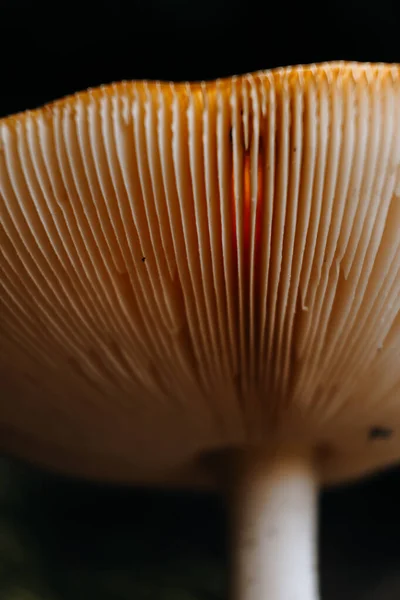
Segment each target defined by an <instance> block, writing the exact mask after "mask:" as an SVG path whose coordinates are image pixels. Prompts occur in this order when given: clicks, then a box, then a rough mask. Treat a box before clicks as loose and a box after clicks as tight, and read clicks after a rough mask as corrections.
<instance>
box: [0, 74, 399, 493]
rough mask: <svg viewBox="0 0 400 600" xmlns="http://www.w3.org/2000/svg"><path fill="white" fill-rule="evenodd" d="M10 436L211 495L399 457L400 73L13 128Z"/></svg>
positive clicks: (5, 375)
mask: <svg viewBox="0 0 400 600" xmlns="http://www.w3.org/2000/svg"><path fill="white" fill-rule="evenodd" d="M0 209H1V225H0V226H1V229H0V248H1V253H0V257H1V273H0V284H1V293H0V303H1V304H0V381H1V397H2V400H1V402H0V448H1V449H3V450H5V451H7V452H12V453H15V454H17V455H20V456H23V457H25V458H28V459H30V460H33V461H35V462H39V463H41V464H43V465H47V466H49V467H52V468H57V469H61V470H64V471H66V472H70V473H73V474H76V475H82V476H90V477H95V478H105V479H114V480H123V481H133V482H138V483H146V484H152V483H154V484H157V483H160V484H172V483H177V484H184V485H186V484H187V485H195V484H199V485H202V484H204V485H206V484H208V483H209V478H208V475H207V469H206V468H205V467H204V464H203V461H202V457H203V456H204V455H205V454H208V453H214V452H218V451H219V450H220V451H225V450H226V449H229V448H242V447H247V446H258V445H265V446H266V448H270V449H273V448H275V447H276V446H277V445H282V444H283V445H285V444H287V445H298V446H299V447H307V448H310V449H312V450H315V453H316V457H317V459H318V461H319V468H320V474H321V480H322V481H323V482H332V481H339V480H342V479H343V478H346V477H353V476H357V475H359V474H362V473H364V472H367V471H369V470H372V469H375V468H378V467H382V466H384V465H387V464H389V463H391V462H395V461H397V460H399V459H400V315H399V309H400V274H399V273H400V67H399V66H397V65H363V64H356V63H331V64H329V63H328V64H323V65H317V66H308V67H294V68H287V69H278V70H273V71H266V72H261V73H255V74H252V75H247V76H241V77H234V78H230V79H224V80H219V81H216V82H210V83H201V84H200V83H199V84H166V83H163V84H161V83H156V82H154V83H148V82H133V83H132V82H124V83H122V84H117V85H111V86H105V87H102V88H98V89H96V90H90V91H88V92H86V93H80V94H77V95H76V96H73V97H70V98H67V99H65V100H61V101H59V102H56V103H53V104H51V105H49V106H47V107H44V108H42V109H40V110H36V111H30V112H27V113H23V114H21V115H17V116H12V117H9V118H6V119H3V120H0Z"/></svg>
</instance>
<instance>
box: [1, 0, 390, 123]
mask: <svg viewBox="0 0 400 600" xmlns="http://www.w3.org/2000/svg"><path fill="white" fill-rule="evenodd" d="M0 27H1V30H0V57H1V94H0V115H1V116H4V115H5V114H9V113H12V112H17V111H20V110H24V109H26V108H32V107H34V106H37V105H39V104H42V103H44V102H46V101H49V100H53V99H56V98H58V97H60V96H63V95H66V94H69V93H72V92H75V91H78V90H81V89H85V88H87V87H91V86H96V85H100V84H101V83H110V82H112V81H118V80H121V79H142V78H147V79H167V80H190V79H191V80H193V79H194V80H198V79H210V78H215V77H222V76H225V75H232V74H240V73H243V72H248V71H253V70H258V69H266V68H271V67H276V66H285V65H289V64H299V63H309V62H321V61H325V60H339V59H340V60H341V59H351V60H362V61H383V62H397V61H399V62H400V43H399V29H400V3H399V2H398V0H380V1H370V0H366V1H360V0H336V1H331V2H323V1H321V2H319V3H315V2H313V3H311V2H309V1H308V0H306V1H303V2H301V1H297V2H293V1H290V0H289V1H286V2H285V1H282V0H275V1H270V0H264V1H261V2H255V1H254V0H248V1H247V2H246V1H244V0H202V1H199V0H147V1H146V0H132V1H122V0H106V1H105V0H98V1H97V2H96V1H93V0H92V1H87V0H80V1H77V0H69V1H65V2H63V1H59V2H57V1H52V2H50V1H49V0H42V1H34V0H31V1H28V0H25V1H24V0H0Z"/></svg>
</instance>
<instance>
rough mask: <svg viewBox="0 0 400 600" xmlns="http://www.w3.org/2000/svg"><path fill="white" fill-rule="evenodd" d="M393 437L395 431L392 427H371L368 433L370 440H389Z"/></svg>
mask: <svg viewBox="0 0 400 600" xmlns="http://www.w3.org/2000/svg"><path fill="white" fill-rule="evenodd" d="M392 435H393V429H390V427H378V426H376V427H371V429H370V430H369V433H368V437H369V439H370V440H387V439H389V438H390V437H391V436H392Z"/></svg>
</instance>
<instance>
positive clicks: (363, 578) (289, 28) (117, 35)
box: [0, 0, 400, 600]
mask: <svg viewBox="0 0 400 600" xmlns="http://www.w3.org/2000/svg"><path fill="white" fill-rule="evenodd" d="M0 28H1V30H0V60H1V68H0V78H1V79H0V82H1V83H0V116H4V115H7V114H10V113H13V112H18V111H21V110H24V109H26V108H33V107H36V106H38V105H40V104H43V103H45V102H47V101H50V100H54V99H56V98H58V97H60V96H63V95H66V94H69V93H72V92H75V91H78V90H81V89H85V88H87V87H89V86H96V85H99V84H102V83H109V82H112V81H118V80H121V79H141V78H147V79H164V80H199V79H211V78H214V77H219V76H221V77H222V76H226V75H232V74H235V73H236V74H239V73H244V72H248V71H253V70H258V69H265V68H270V67H276V66H285V65H288V64H298V63H309V62H320V61H325V60H338V59H348V60H361V61H382V62H400V35H399V32H400V2H398V1H395V0H392V1H390V0H381V1H379V2H376V1H373V2H368V1H367V2H359V1H356V0H338V1H336V2H326V3H323V2H320V3H318V4H317V3H314V4H311V3H310V2H296V3H293V2H282V1H278V2H270V1H265V2H262V3H256V2H252V1H248V2H240V1H239V0H232V1H231V2H225V1H222V0H203V1H202V2H199V1H196V0H186V1H184V0H168V1H166V0H164V1H163V0H148V1H147V2H140V1H139V0H135V1H132V2H122V1H121V0H107V1H98V2H85V1H83V0H82V1H81V2H47V1H46V2H43V1H42V2H34V1H25V2H23V1H22V0H0ZM7 469H8V467H7ZM13 469H14V470H15V469H16V470H17V471H18V477H17V479H18V481H19V482H21V481H23V483H22V484H20V483H19V484H18V485H23V486H25V487H24V490H25V492H24V496H23V498H22V500H21V502H20V505H21V506H22V507H23V508H22V509H21V511H20V513H18V514H24V515H25V517H24V518H25V520H26V521H27V523H29V527H28V528H29V531H30V532H31V534H32V535H34V536H35V535H36V536H37V538H38V539H39V538H40V540H41V544H42V545H41V547H42V550H43V549H44V550H43V552H44V556H45V560H46V561H47V564H48V565H50V567H49V569H48V571H49V573H51V580H52V584H53V583H54V582H55V583H54V585H55V586H56V587H57V586H59V588H60V589H59V591H60V590H62V589H64V596H63V597H65V598H72V597H74V599H75V598H77V597H78V596H77V591H76V590H75V592H73V593H72V592H71V595H70V596H68V593H67V592H66V591H65V590H66V588H65V585H66V581H67V580H68V575H67V574H68V573H71V569H72V571H74V569H75V570H76V569H78V570H79V567H77V565H79V564H81V567H80V568H81V569H82V572H83V570H84V569H85V568H88V565H92V564H94V563H95V562H96V560H98V556H97V554H96V552H98V540H99V539H100V538H102V537H103V536H102V533H101V532H102V531H107V532H108V533H107V534H106V533H105V534H104V535H105V537H106V536H107V535H109V532H110V531H111V530H112V529H113V528H114V531H116V532H117V533H116V534H115V535H117V537H118V535H119V534H118V532H120V533H121V539H122V538H124V536H125V538H124V539H125V541H126V532H127V531H128V532H129V531H130V532H131V533H130V535H132V536H133V538H135V536H136V537H137V536H138V535H139V534H138V533H137V532H138V531H139V529H140V527H142V531H143V528H144V530H146V531H148V530H150V529H151V527H152V526H153V534H152V536H153V537H151V536H150V538H147V539H151V540H152V541H151V544H150V542H148V544H150V546H151V547H150V546H149V547H148V548H147V553H148V554H147V555H146V556H147V557H148V564H150V565H151V561H152V556H153V554H152V553H156V554H157V553H158V554H160V553H161V555H162V554H163V552H164V553H165V552H166V553H168V552H170V550H168V548H170V546H171V544H172V545H173V544H175V545H176V544H178V545H179V544H181V546H182V548H186V547H187V548H192V549H193V548H203V547H204V553H203V556H208V557H211V559H212V560H214V558H215V561H216V562H217V563H218V561H219V563H218V564H220V565H223V564H224V560H225V558H224V557H226V548H225V546H224V540H225V531H224V527H223V525H221V523H222V522H223V511H222V509H221V508H220V506H219V504H218V503H217V501H215V500H213V499H204V498H203V499H202V498H200V499H197V498H192V497H187V496H183V497H181V496H175V495H172V496H171V495H168V496H167V497H166V496H162V495H161V496H160V495H158V494H147V493H146V494H145V495H143V493H139V494H138V493H136V492H132V491H126V490H125V491H122V490H110V489H108V488H106V489H102V488H98V487H92V486H90V485H83V484H78V483H73V482H68V481H64V480H62V479H61V480H59V479H58V478H56V479H54V478H52V477H49V476H48V475H43V474H41V473H39V472H35V471H32V470H30V469H28V470H27V471H25V470H24V469H23V468H22V471H21V467H19V466H18V467H15V466H14V465H11V466H10V470H9V471H7V472H10V473H14V471H13ZM21 473H22V474H21ZM27 482H28V483H27ZM17 487H18V486H17ZM19 489H20V488H19ZM20 505H19V506H20ZM13 506H14V504H13ZM321 507H322V510H321V540H322V544H321V548H322V550H321V557H322V558H321V560H322V574H323V578H322V579H323V581H322V583H323V590H324V593H325V596H324V600H325V597H326V598H329V599H334V598H339V597H340V598H343V599H345V598H349V599H350V598H351V599H352V600H358V599H364V598H368V600H369V597H371V598H373V599H374V600H376V599H378V597H379V596H368V590H373V589H374V588H375V587H377V586H378V585H379V583H380V581H381V580H382V581H384V580H385V578H386V579H387V580H388V581H389V580H390V579H391V578H392V577H394V576H395V574H396V573H398V572H399V571H400V516H399V514H400V513H399V507H400V476H399V474H398V471H397V470H394V471H392V472H391V473H390V474H388V475H387V476H384V477H379V478H378V479H377V480H373V481H371V482H368V483H361V484H359V485H358V486H355V487H350V488H346V489H343V490H341V491H331V492H328V493H325V494H324V496H323V498H322V504H321ZM7 510H8V509H7ZM0 512H1V506H0ZM11 512H12V511H11ZM8 514H9V513H8V512H7V515H8ZM10 514H11V513H10ZM26 515H28V516H26ZM154 515H158V517H157V518H155V517H154ZM13 518H14V519H15V518H19V517H15V516H14V517H13ZM154 521H155V522H156V523H157V525H156V530H154ZM167 522H168V523H169V525H165V523H167ZM44 532H45V533H44ZM115 535H114V538H115ZM146 535H147V534H146ZM114 538H113V539H114ZM171 540H172V541H171ZM118 543H119V542H118ZM141 543H142V542H141ZM121 544H122V542H121ZM168 544H169V545H168ZM102 547H103V546H102ZM163 548H164V550H162V549H163ZM124 553H125V554H124V555H126V554H127V553H129V550H126V549H125V550H124ZM117 554H118V553H117ZM185 554H186V555H187V556H190V550H187V551H186V550H185ZM115 556H116V554H115V553H114V552H113V551H112V550H111V551H110V550H109V552H108V554H107V552H106V551H104V554H103V555H102V560H101V561H100V563H101V566H100V567H99V568H100V569H101V570H102V569H104V568H107V565H108V567H109V568H111V566H110V565H114V567H115V564H116V563H115V561H116V560H117V559H116V558H115ZM193 556H197V555H196V554H195V553H194V555H193ZM141 557H142V558H141V560H142V562H143V560H144V559H143V555H141ZM3 558H4V555H3ZM153 558H154V556H153ZM1 560H2V557H1V556H0V562H1ZM118 560H119V559H118ZM154 560H155V559H154ZM195 560H197V559H196V558H193V561H195ZM79 561H81V562H79ZM82 564H83V566H82ZM71 565H72V566H71ZM142 566H143V565H142ZM0 567H1V565H0ZM141 568H142V567H141ZM222 568H223V567H222V566H221V569H222ZM57 572H58V574H59V575H60V573H64V579H62V577H61V575H60V577H61V579H57V577H56V574H57ZM0 575H1V570H0ZM49 577H50V575H49ZM154 577H157V575H156V574H155V575H154ZM65 578H67V579H65ZM150 578H151V576H150ZM53 580H54V581H53ZM57 581H58V583H57ZM60 581H61V583H60ZM68 581H69V580H68ZM0 583H1V581H0ZM182 585H183V584H182ZM196 585H197V584H196ZM63 586H64V587H63ZM399 588H400V585H399V587H398V588H397V590H395V588H394V587H393V588H391V591H389V592H388V593H387V595H385V596H384V595H383V593H382V594H381V596H380V598H379V600H398V598H399V597H400V591H399ZM76 589H79V586H78V587H77V588H76ZM371 593H372V592H371ZM85 594H86V597H87V598H88V600H90V593H89V592H85ZM97 597H98V598H99V597H100V596H97ZM145 597H146V595H145V594H144V595H143V598H145ZM196 597H197V596H196ZM214 597H215V598H220V596H219V595H218V594H217V592H216V595H215V596H214ZM104 598H105V600H114V599H116V600H119V599H120V598H125V596H124V595H118V593H117V592H116V591H114V592H110V594H109V595H107V594H105V595H104ZM136 598H137V600H141V598H142V596H140V594H137V595H136ZM198 598H204V599H205V600H206V598H211V596H207V595H206V593H205V592H204V593H203V592H199V596H198ZM160 600H162V599H161V598H160Z"/></svg>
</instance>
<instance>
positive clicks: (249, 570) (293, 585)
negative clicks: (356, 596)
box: [232, 454, 319, 600]
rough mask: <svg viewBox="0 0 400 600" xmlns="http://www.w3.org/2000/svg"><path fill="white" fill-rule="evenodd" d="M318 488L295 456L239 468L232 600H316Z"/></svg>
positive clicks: (250, 460)
mask: <svg viewBox="0 0 400 600" xmlns="http://www.w3.org/2000/svg"><path fill="white" fill-rule="evenodd" d="M317 514H318V486H317V483H316V477H315V473H314V470H313V467H312V461H311V460H310V458H309V457H305V456H299V455H298V454H287V455H285V454H283V455H282V454H280V455H279V454H277V455H275V456H274V457H271V456H269V457H268V456H267V457H264V456H261V457H260V456H259V455H258V456H250V457H246V459H244V460H243V461H241V462H240V465H239V467H238V469H237V476H236V482H235V485H234V494H233V519H234V523H233V531H234V557H233V565H232V566H233V581H232V584H233V597H234V600H318V597H319V593H318V579H317V556H316V550H317Z"/></svg>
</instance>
